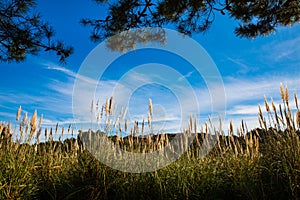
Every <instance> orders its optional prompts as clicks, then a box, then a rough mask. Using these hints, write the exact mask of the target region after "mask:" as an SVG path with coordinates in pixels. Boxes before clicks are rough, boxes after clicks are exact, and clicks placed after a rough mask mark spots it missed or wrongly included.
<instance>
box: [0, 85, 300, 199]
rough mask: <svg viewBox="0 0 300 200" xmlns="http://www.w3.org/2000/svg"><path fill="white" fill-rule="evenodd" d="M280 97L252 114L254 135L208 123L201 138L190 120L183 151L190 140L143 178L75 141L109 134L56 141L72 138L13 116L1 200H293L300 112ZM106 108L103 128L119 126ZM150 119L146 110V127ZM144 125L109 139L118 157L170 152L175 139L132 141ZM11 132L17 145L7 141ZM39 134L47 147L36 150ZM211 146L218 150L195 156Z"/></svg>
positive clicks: (299, 193) (0, 146)
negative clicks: (166, 149)
mask: <svg viewBox="0 0 300 200" xmlns="http://www.w3.org/2000/svg"><path fill="white" fill-rule="evenodd" d="M280 93H281V98H282V103H281V105H279V106H277V107H276V106H275V104H274V102H267V100H266V99H265V106H264V107H265V108H264V109H265V110H266V115H263V112H262V108H260V107H259V108H258V124H260V127H258V128H257V129H254V130H249V131H248V130H247V128H246V125H245V122H242V125H241V127H239V128H238V129H237V131H235V129H234V127H233V125H232V124H230V125H229V127H230V129H229V131H228V132H226V133H225V131H223V130H222V128H220V127H221V126H220V127H219V128H216V127H214V126H213V125H212V124H211V123H209V122H208V123H207V124H205V125H204V126H203V127H204V128H203V129H201V131H199V130H198V127H197V119H194V118H192V117H191V119H190V123H189V125H188V128H187V129H186V130H185V132H184V133H183V134H181V135H180V141H179V142H178V143H176V144H175V146H176V148H183V149H184V148H185V147H187V146H185V145H186V142H185V141H186V137H188V136H190V135H193V134H194V137H195V139H194V140H193V142H192V144H191V145H190V146H189V147H188V150H187V151H186V152H185V153H184V154H183V155H182V156H181V157H180V158H179V159H178V160H176V161H175V162H173V163H172V164H170V165H168V166H166V167H163V168H161V169H158V170H155V171H154V172H145V173H129V172H122V171H118V170H115V169H112V168H110V167H108V166H106V165H104V164H102V163H101V162H100V161H98V160H97V159H96V158H95V157H94V156H93V155H92V154H91V153H90V152H89V151H87V148H86V146H85V145H83V143H82V141H81V138H80V135H81V136H82V135H88V134H93V135H95V134H99V135H102V134H103V133H105V132H107V131H108V129H104V130H102V131H98V132H96V131H94V132H92V131H91V130H90V131H88V132H81V134H79V137H77V138H70V139H65V140H64V141H62V140H61V139H59V140H57V141H54V140H53V135H54V134H60V135H61V136H62V135H63V134H66V132H69V133H71V132H72V130H71V128H70V127H69V129H68V130H61V132H60V133H58V128H57V127H55V128H53V129H50V130H49V129H42V128H41V127H42V126H41V124H42V119H40V120H38V119H37V116H36V114H34V115H33V116H32V118H31V120H30V121H28V122H26V121H22V120H21V118H22V116H21V109H19V110H18V112H17V116H16V119H17V122H16V125H12V124H3V123H2V124H0V134H1V137H0V199H299V198H300V141H299V138H300V131H299V127H300V110H299V107H298V100H297V96H296V94H294V96H293V98H291V97H290V96H289V92H288V89H287V88H284V87H283V86H281V88H280ZM291 99H293V100H291ZM290 101H294V103H295V105H296V109H295V110H291V108H290V107H291V106H290V104H291V103H290ZM111 107H112V106H111V104H110V102H109V101H107V102H106V106H104V115H106V123H107V124H118V123H116V122H109V121H107V120H109V117H107V116H109V115H110V112H111ZM292 111H294V112H292ZM151 112H152V110H151V104H149V116H150V117H149V119H148V123H147V124H148V125H149V126H150V124H151V114H152V113H151ZM221 123H222V122H220V124H221ZM145 124H146V123H144V121H143V122H142V123H140V124H139V125H138V124H137V125H136V126H135V127H133V129H132V136H128V137H124V138H123V137H120V136H118V135H115V136H109V139H110V140H111V141H112V142H113V143H114V144H115V146H117V147H119V148H120V149H122V150H126V151H129V152H130V151H132V152H139V153H141V154H146V153H149V152H154V151H156V150H159V149H162V148H163V147H164V146H168V145H172V144H171V141H172V138H173V137H175V135H174V134H167V133H163V132H160V133H158V134H156V135H146V136H145V137H138V136H135V133H136V132H137V130H139V132H143V130H144V128H145ZM124 126H125V125H124ZM138 126H140V127H138ZM13 127H14V128H13ZM108 127H109V126H108ZM123 128H125V127H123ZM126 128H127V127H126ZM118 129H121V125H120V126H118ZM16 132H18V133H19V135H20V136H19V138H18V139H19V140H17V141H15V140H13V139H12V138H13V134H16ZM42 134H44V136H45V137H46V138H47V140H46V141H43V142H40V141H39V140H40V136H41V135H42ZM210 138H215V139H216V141H217V142H216V144H215V145H214V146H212V147H211V151H210V152H208V154H207V155H206V156H200V155H201V151H202V148H201V147H203V145H210V144H209V143H207V142H206V141H207V140H209V139H210ZM32 141H35V143H33V142H32ZM173 145H174V144H173ZM175 146H171V149H172V148H175ZM109 159H113V158H109Z"/></svg>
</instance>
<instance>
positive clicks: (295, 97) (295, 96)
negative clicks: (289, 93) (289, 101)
mask: <svg viewBox="0 0 300 200" xmlns="http://www.w3.org/2000/svg"><path fill="white" fill-rule="evenodd" d="M294 100H295V104H296V108H297V110H299V107H298V99H297V94H296V92H294Z"/></svg>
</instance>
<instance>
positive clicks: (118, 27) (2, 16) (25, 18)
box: [0, 0, 300, 62]
mask: <svg viewBox="0 0 300 200" xmlns="http://www.w3.org/2000/svg"><path fill="white" fill-rule="evenodd" d="M94 1H95V2H97V3H99V4H100V5H101V6H103V7H104V8H107V13H106V16H105V17H104V18H103V19H82V20H81V23H82V24H83V25H87V26H89V27H91V28H92V33H91V36H90V37H91V39H92V40H93V41H102V40H104V39H107V38H109V37H110V36H113V35H116V34H119V33H121V32H123V31H128V30H132V29H136V28H145V27H161V28H163V27H170V26H171V27H174V28H176V29H177V30H178V31H179V32H181V33H184V34H187V35H191V34H193V33H200V32H205V31H207V30H208V29H209V27H210V25H211V24H212V23H213V22H214V20H215V15H216V13H220V14H222V15H228V16H229V17H231V18H233V19H235V20H236V21H238V22H239V25H238V26H237V27H236V28H235V34H236V35H237V36H240V37H246V38H255V37H257V36H264V35H269V34H270V33H272V32H274V31H275V30H276V28H278V27H282V26H290V25H293V24H296V23H298V22H299V15H300V6H299V1H298V0H289V1H287V0H276V1H274V0H259V1H240V0H220V1H215V0H206V1H198V0H190V1H187V0H161V1H154V0H120V1H108V0H94ZM36 2H37V1H36V0H5V1H1V2H0V61H4V62H12V61H16V62H21V61H23V60H24V59H25V58H26V56H27V55H30V54H31V55H36V54H37V53H39V52H41V51H53V52H55V53H56V54H57V56H59V58H60V61H62V62H64V61H65V59H66V58H67V57H68V56H70V55H71V54H72V52H73V48H72V47H70V46H65V45H64V44H63V42H61V41H57V42H55V41H53V38H54V30H53V28H52V27H51V26H50V25H49V24H48V23H47V22H44V21H43V20H42V18H41V16H40V14H35V13H34V11H33V9H34V8H35V4H36ZM144 34H145V35H144ZM133 36H134V39H135V40H137V41H135V42H140V41H141V40H142V41H145V40H146V41H148V40H150V41H153V40H154V39H155V40H157V41H158V42H161V41H163V38H162V36H161V31H158V32H155V33H154V35H153V36H151V37H149V34H148V33H143V34H142V35H138V34H137V33H134V34H133ZM158 36H159V37H158ZM129 37H131V36H129ZM126 39H129V40H131V39H132V38H126ZM113 47H114V46H113ZM113 50H115V49H114V48H113Z"/></svg>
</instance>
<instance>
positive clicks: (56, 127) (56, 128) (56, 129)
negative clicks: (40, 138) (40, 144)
mask: <svg viewBox="0 0 300 200" xmlns="http://www.w3.org/2000/svg"><path fill="white" fill-rule="evenodd" d="M57 132H58V122H56V126H55V133H57Z"/></svg>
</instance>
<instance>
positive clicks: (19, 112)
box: [16, 106, 22, 121]
mask: <svg viewBox="0 0 300 200" xmlns="http://www.w3.org/2000/svg"><path fill="white" fill-rule="evenodd" d="M21 112H22V107H21V106H20V107H19V109H18V112H17V116H16V120H17V121H19V119H20V117H21Z"/></svg>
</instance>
